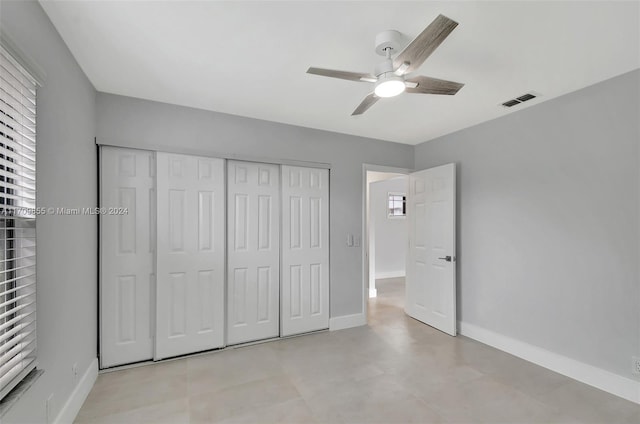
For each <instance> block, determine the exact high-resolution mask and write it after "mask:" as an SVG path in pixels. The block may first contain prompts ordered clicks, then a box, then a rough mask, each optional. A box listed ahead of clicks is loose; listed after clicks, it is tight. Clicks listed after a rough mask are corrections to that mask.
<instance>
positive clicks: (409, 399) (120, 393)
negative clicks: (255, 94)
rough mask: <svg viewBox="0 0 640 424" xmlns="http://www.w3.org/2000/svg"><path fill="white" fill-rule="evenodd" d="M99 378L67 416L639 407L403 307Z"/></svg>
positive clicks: (506, 414) (395, 297)
mask: <svg viewBox="0 0 640 424" xmlns="http://www.w3.org/2000/svg"><path fill="white" fill-rule="evenodd" d="M403 296H404V286H403V280H402V279H389V280H380V281H379V284H378V298H376V299H372V300H371V301H370V303H369V317H368V318H369V325H368V326H366V327H360V328H353V329H348V330H342V331H336V332H323V333H318V334H314V335H307V336H303V337H296V338H291V339H286V340H280V341H276V342H269V343H264V344H260V345H254V346H249V347H242V348H237V349H229V350H225V351H221V352H214V353H209V354H205V355H200V356H196V357H191V358H184V359H180V360H175V361H170V362H165V363H159V364H154V365H148V366H142V367H138V368H132V369H127V370H122V371H116V372H109V373H104V374H101V375H100V376H99V377H98V381H97V382H96V384H95V386H94V388H93V390H92V391H91V393H90V394H89V397H88V398H87V400H86V402H85V404H84V406H83V407H82V409H81V410H80V413H79V414H78V417H77V421H76V422H77V423H186V422H192V423H200V422H220V423H296V424H297V423H602V424H604V423H607V424H609V423H634V424H638V423H640V406H638V405H635V404H633V403H631V402H627V401H625V400H622V399H620V398H617V397H615V396H612V395H609V394H607V393H605V392H602V391H600V390H597V389H594V388H592V387H589V386H586V385H584V384H581V383H578V382H576V381H573V380H570V379H568V378H566V377H563V376H561V375H559V374H556V373H553V372H551V371H548V370H546V369H544V368H541V367H538V366H536V365H533V364H530V363H528V362H525V361H523V360H520V359H518V358H515V357H513V356H511V355H508V354H506V353H503V352H500V351H498V350H495V349H492V348H490V347H488V346H485V345H483V344H480V343H477V342H475V341H473V340H470V339H467V338H465V337H460V336H459V337H456V338H453V337H449V336H447V335H444V334H442V333H440V332H438V331H436V330H434V329H432V328H430V327H428V326H426V325H424V324H421V323H419V322H417V321H415V320H413V319H411V318H408V317H407V316H405V315H404V312H403V310H402V304H403Z"/></svg>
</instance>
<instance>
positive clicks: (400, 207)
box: [389, 193, 407, 218]
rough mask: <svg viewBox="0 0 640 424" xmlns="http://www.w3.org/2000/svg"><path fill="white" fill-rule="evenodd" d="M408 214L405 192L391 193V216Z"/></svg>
mask: <svg viewBox="0 0 640 424" xmlns="http://www.w3.org/2000/svg"><path fill="white" fill-rule="evenodd" d="M406 214H407V196H406V195H405V194H404V193H389V218H393V217H399V216H405V215H406Z"/></svg>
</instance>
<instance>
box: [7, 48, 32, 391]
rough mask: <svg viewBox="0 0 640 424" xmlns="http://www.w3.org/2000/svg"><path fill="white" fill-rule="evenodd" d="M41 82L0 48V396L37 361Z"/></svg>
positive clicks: (18, 380)
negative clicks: (38, 107) (38, 86)
mask: <svg viewBox="0 0 640 424" xmlns="http://www.w3.org/2000/svg"><path fill="white" fill-rule="evenodd" d="M35 217H36V82H35V80H34V78H32V77H31V75H29V73H28V72H27V71H26V70H25V69H24V68H23V67H22V66H20V65H19V63H18V62H16V61H15V60H14V59H13V58H12V57H11V55H9V53H7V51H6V50H5V49H4V48H2V47H0V399H2V398H3V397H4V396H5V395H6V394H7V393H8V392H9V391H10V390H11V389H12V388H13V387H14V386H15V385H16V384H18V383H19V382H20V381H21V380H22V379H23V378H24V377H25V376H26V375H27V374H28V373H29V372H30V371H31V370H32V369H33V368H35V366H36V218H35Z"/></svg>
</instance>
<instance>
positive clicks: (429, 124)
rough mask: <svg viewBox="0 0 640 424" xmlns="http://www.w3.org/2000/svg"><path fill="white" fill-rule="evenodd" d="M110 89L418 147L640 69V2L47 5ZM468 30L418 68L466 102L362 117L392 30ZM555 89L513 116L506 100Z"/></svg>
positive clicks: (386, 106) (404, 105)
mask: <svg viewBox="0 0 640 424" xmlns="http://www.w3.org/2000/svg"><path fill="white" fill-rule="evenodd" d="M41 4H42V6H43V8H44V10H45V11H46V13H47V14H48V15H49V17H50V18H51V20H52V21H53V24H54V25H55V26H56V28H57V29H58V31H59V32H60V34H61V35H62V38H63V39H64V41H65V42H66V43H67V44H68V46H69V48H70V49H71V51H72V53H73V54H74V56H75V57H76V59H77V61H78V63H79V64H80V66H81V67H82V69H83V70H84V71H85V73H86V74H87V76H88V77H89V79H90V80H91V82H92V83H93V84H94V85H95V87H96V89H97V90H99V91H103V92H107V93H115V94H121V95H126V96H132V97H139V98H144V99H150V100H156V101H160V102H167V103H174V104H178V105H185V106H191V107H196V108H202V109H208V110H213V111H218V112H224V113H230V114H235V115H242V116H248V117H252V118H258V119H265V120H269V121H276V122H283V123H287V124H293V125H300V126H305V127H311V128H318V129H323V130H329V131H336V132H340V133H346V134H353V135H359V136H364V137H371V138H378V139H383V140H389V141H395V142H400V143H408V144H417V143H420V142H423V141H427V140H430V139H433V138H435V137H438V136H441V135H444V134H448V133H451V132H453V131H456V130H459V129H462V128H465V127H469V126H471V125H474V124H478V123H480V122H484V121H487V120H490V119H494V118H497V117H500V116H502V115H505V114H507V113H511V112H513V111H514V110H521V109H523V108H524V107H528V106H529V105H531V104H536V103H539V102H541V101H545V100H548V99H551V98H553V97H557V96H559V95H562V94H565V93H568V92H571V91H574V90H577V89H580V88H582V87H585V86H588V85H591V84H594V83H597V82H599V81H603V80H605V79H608V78H611V77H614V76H616V75H620V74H622V73H625V72H628V71H631V70H633V69H637V68H639V67H640V3H638V2H637V1H631V2H613V1H602V2H594V1H588V2H578V1H570V2H558V1H555V2H542V1H536V2H522V1H482V2H480V1H473V2H462V1H442V2H436V1H433V2H432V1H410V2H400V1H387V2H383V1H366V2H365V1H358V2H356V1H341V2H338V1H316V2H309V1H288V2H274V1H257V2H245V1H233V2H230V1H229V2H221V1H208V2H205V1H199V2H190V1H169V2H167V1H165V2H150V1H101V2H95V1H41ZM440 13H441V14H444V15H446V16H448V17H450V18H451V19H454V20H455V21H457V22H459V23H460V25H459V26H458V27H457V28H456V29H455V30H454V31H453V33H452V34H451V35H450V36H449V38H447V39H446V40H445V42H444V43H443V44H442V45H441V46H440V47H439V48H438V50H436V52H435V53H434V54H433V55H432V56H431V57H429V58H428V59H427V61H426V62H425V64H424V65H423V66H422V67H421V69H420V70H419V72H418V74H424V75H428V76H432V77H436V78H442V79H448V80H452V81H458V82H463V83H465V84H466V85H465V87H464V88H463V89H462V90H461V91H460V92H459V93H458V94H457V95H456V96H434V95H416V94H403V95H401V96H398V97H396V98H392V99H383V100H381V101H379V102H378V103H377V104H376V105H374V106H373V107H372V108H371V109H370V110H369V111H368V112H367V113H365V114H364V115H362V116H358V117H352V116H350V115H351V112H352V111H353V110H354V109H355V107H356V106H357V105H358V104H359V103H360V101H361V100H362V99H363V98H364V97H365V96H366V95H367V94H368V93H369V92H371V91H372V86H370V85H369V84H366V83H356V82H350V81H342V80H337V79H333V78H323V77H319V76H315V75H308V74H306V73H305V71H306V70H307V68H308V67H309V66H316V67H324V68H333V69H339V70H348V71H360V72H372V71H373V67H374V65H375V64H376V63H377V62H378V61H380V59H381V58H380V56H377V55H376V54H375V52H374V39H375V36H376V34H377V33H378V32H380V31H382V30H385V29H396V30H398V31H400V32H401V33H403V34H404V35H405V36H406V38H407V42H408V41H410V40H411V39H412V38H413V37H415V36H416V35H417V34H418V33H419V32H420V31H421V30H422V29H423V28H424V27H426V26H427V25H428V24H429V23H430V22H431V21H432V20H433V19H434V18H435V17H436V16H437V15H438V14H440ZM531 91H533V92H536V93H539V94H541V95H542V97H541V98H540V99H535V100H532V101H530V102H528V103H527V104H523V105H521V106H518V107H516V108H513V109H506V108H503V107H501V106H499V105H500V103H502V102H503V101H506V100H508V99H511V98H513V97H517V96H519V95H522V94H524V93H527V92H531Z"/></svg>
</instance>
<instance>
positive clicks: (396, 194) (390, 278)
mask: <svg viewBox="0 0 640 424" xmlns="http://www.w3.org/2000/svg"><path fill="white" fill-rule="evenodd" d="M410 172H411V170H409V169H401V168H391V167H384V166H377V165H365V166H364V175H363V183H364V184H363V185H364V187H363V189H364V190H363V194H364V199H363V200H364V202H363V206H364V207H363V215H364V217H363V218H364V219H363V224H364V228H363V234H364V237H363V243H362V247H363V275H364V281H363V289H364V290H363V295H364V296H363V297H364V299H363V300H364V308H363V310H365V311H367V308H368V306H369V304H370V301H371V300H374V299H375V298H376V297H377V296H379V295H383V296H386V295H388V294H390V293H389V290H387V289H389V288H390V285H393V292H394V293H395V294H396V295H397V291H398V290H399V289H400V290H402V291H404V275H405V267H406V240H407V226H406V218H405V213H406V190H407V181H408V174H409V173H410ZM381 284H382V285H383V286H384V288H383V289H382V290H379V286H380V285H381ZM388 286H389V287H388ZM396 298H398V296H396ZM399 298H402V299H404V296H400V297H399ZM399 306H400V307H403V306H404V301H402V304H401V305H399ZM365 315H367V314H365Z"/></svg>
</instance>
